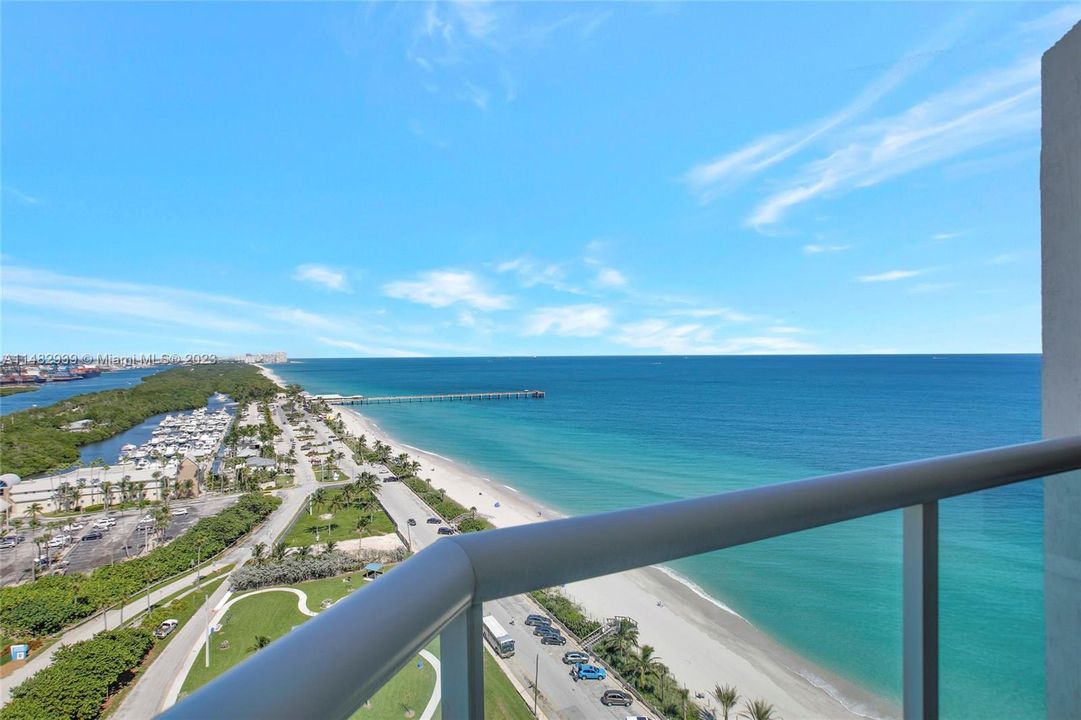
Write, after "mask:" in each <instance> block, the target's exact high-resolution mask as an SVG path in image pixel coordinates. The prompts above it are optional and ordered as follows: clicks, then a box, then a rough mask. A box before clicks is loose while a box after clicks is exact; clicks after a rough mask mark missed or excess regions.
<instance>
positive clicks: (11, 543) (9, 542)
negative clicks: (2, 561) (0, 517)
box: [0, 538, 18, 550]
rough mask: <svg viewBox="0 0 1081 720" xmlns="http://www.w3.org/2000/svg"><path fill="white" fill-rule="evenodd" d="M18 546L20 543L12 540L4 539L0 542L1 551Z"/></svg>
mask: <svg viewBox="0 0 1081 720" xmlns="http://www.w3.org/2000/svg"><path fill="white" fill-rule="evenodd" d="M16 545H18V543H17V542H15V541H14V540H12V539H10V538H4V539H3V540H0V550H9V549H11V548H13V547H15V546H16Z"/></svg>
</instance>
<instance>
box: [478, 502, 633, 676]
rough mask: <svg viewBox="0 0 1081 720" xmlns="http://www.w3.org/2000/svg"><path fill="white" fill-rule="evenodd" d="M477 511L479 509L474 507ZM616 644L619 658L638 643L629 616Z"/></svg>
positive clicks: (621, 622) (621, 624) (622, 621)
mask: <svg viewBox="0 0 1081 720" xmlns="http://www.w3.org/2000/svg"><path fill="white" fill-rule="evenodd" d="M472 510H473V512H474V513H476V511H477V509H476V508H472ZM614 637H615V645H616V649H617V650H618V651H619V659H620V660H621V661H622V660H625V659H626V651H627V650H629V649H630V648H633V647H635V646H636V645H638V626H637V625H635V624H634V623H633V622H631V621H630V620H628V619H627V618H621V619H620V620H619V624H618V625H617V626H616V632H615V636H614Z"/></svg>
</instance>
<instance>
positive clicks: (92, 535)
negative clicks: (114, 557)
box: [83, 530, 105, 540]
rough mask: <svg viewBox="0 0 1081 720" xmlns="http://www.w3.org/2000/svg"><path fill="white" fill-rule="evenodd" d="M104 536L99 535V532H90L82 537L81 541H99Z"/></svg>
mask: <svg viewBox="0 0 1081 720" xmlns="http://www.w3.org/2000/svg"><path fill="white" fill-rule="evenodd" d="M103 537H105V536H104V535H102V534H101V530H91V531H90V532H88V533H87V534H86V535H83V540H101V539H102V538H103Z"/></svg>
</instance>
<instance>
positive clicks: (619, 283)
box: [596, 267, 627, 288]
mask: <svg viewBox="0 0 1081 720" xmlns="http://www.w3.org/2000/svg"><path fill="white" fill-rule="evenodd" d="M596 282H597V284H598V285H600V286H601V287H605V288H621V287H623V286H624V285H626V284H627V278H626V277H625V276H624V275H623V273H621V272H620V271H619V270H616V269H615V268H610V267H606V268H601V269H600V270H599V271H597V280H596Z"/></svg>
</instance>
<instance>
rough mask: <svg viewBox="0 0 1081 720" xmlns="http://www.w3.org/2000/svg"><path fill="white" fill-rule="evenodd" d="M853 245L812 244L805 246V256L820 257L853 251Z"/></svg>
mask: <svg viewBox="0 0 1081 720" xmlns="http://www.w3.org/2000/svg"><path fill="white" fill-rule="evenodd" d="M851 249H852V246H851V245H818V244H810V245H804V246H803V254H804V255H820V254H822V253H838V252H844V251H845V250H851Z"/></svg>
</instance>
